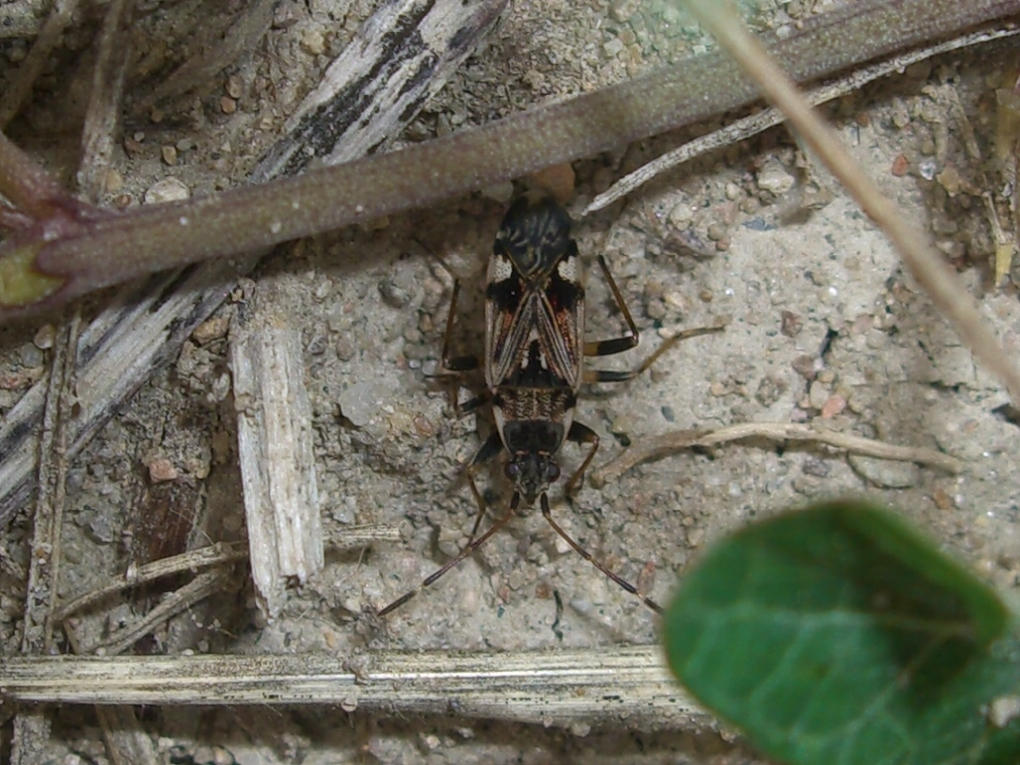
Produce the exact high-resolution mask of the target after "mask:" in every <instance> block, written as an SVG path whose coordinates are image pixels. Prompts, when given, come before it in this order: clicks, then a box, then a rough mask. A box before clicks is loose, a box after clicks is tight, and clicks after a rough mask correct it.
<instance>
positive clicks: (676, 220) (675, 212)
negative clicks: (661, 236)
mask: <svg viewBox="0 0 1020 765" xmlns="http://www.w3.org/2000/svg"><path fill="white" fill-rule="evenodd" d="M693 217H694V211H693V210H692V209H691V206H690V205H689V204H688V203H686V202H681V203H680V204H678V205H675V206H674V207H673V209H672V210H670V211H669V222H670V223H671V224H673V225H674V226H676V227H677V228H687V224H688V223H689V222H690V220H691V218H693Z"/></svg>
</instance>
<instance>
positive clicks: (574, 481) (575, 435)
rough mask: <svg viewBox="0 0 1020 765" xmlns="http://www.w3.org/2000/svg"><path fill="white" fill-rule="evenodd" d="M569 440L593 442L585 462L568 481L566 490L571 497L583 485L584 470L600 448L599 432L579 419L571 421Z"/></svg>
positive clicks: (581, 442)
mask: <svg viewBox="0 0 1020 765" xmlns="http://www.w3.org/2000/svg"><path fill="white" fill-rule="evenodd" d="M567 440H568V441H573V442H574V443H575V444H591V451H590V452H588V456H587V457H585V458H584V462H582V463H581V467H579V468H578V469H577V470H575V471H574V474H573V475H572V476H570V480H569V481H567V486H566V489H565V490H566V492H567V496H568V497H569V496H570V495H572V494H573V493H574V492H575V491H576V490H577V487H578V486H580V485H581V481H582V480H583V479H584V471H585V470H586V469H587V467H588V464H589V463H590V462H591V461H592V458H593V457H594V456H595V452H596V451H598V448H599V434H598V433H596V432H595V431H594V430H592V429H591V428H589V427H588V426H587V425H584V424H582V423H580V422H578V421H577V420H574V421H573V422H572V423H570V430H568V431H567Z"/></svg>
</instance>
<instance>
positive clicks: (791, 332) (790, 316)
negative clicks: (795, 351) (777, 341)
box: [779, 311, 804, 337]
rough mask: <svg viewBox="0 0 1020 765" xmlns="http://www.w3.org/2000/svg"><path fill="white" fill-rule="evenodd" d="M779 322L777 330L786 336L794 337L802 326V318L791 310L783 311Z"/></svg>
mask: <svg viewBox="0 0 1020 765" xmlns="http://www.w3.org/2000/svg"><path fill="white" fill-rule="evenodd" d="M780 317H781V323H780V327H779V331H780V332H782V333H783V334H784V335H786V336H787V337H796V336H797V335H799V334H800V331H801V329H802V328H803V327H804V319H802V318H801V317H800V315H799V314H796V313H794V312H793V311H783V312H782V313H781V314H780Z"/></svg>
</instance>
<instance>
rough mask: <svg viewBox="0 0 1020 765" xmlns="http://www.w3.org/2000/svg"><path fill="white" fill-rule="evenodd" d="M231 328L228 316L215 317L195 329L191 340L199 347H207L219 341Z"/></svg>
mask: <svg viewBox="0 0 1020 765" xmlns="http://www.w3.org/2000/svg"><path fill="white" fill-rule="evenodd" d="M229 326H230V319H229V317H227V316H213V317H212V318H211V319H207V320H206V321H203V322H202V323H201V324H199V325H198V326H197V327H195V330H194V332H192V333H191V339H192V340H194V341H195V342H196V343H198V344H199V345H205V344H206V343H210V342H212V341H213V340H219V339H220V338H221V337H225V336H226V334H227V328H228V327H229Z"/></svg>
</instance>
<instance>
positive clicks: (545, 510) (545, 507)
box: [541, 494, 663, 614]
mask: <svg viewBox="0 0 1020 765" xmlns="http://www.w3.org/2000/svg"><path fill="white" fill-rule="evenodd" d="M541 501H542V517H543V518H545V519H546V520H547V521H548V522H549V525H550V526H552V527H553V530H554V531H555V532H556V533H557V534H559V535H560V536H561V537H563V538H564V539H565V540H566V541H567V544H568V545H570V546H571V547H573V548H574V551H575V552H576V553H577V554H578V555H580V556H581V557H582V558H584V559H585V560H586V561H588V562H589V563H590V564H591V565H593V566H594V567H595V568H597V569H598V570H599V571H601V572H602V573H603V574H605V575H606V576H608V577H609V578H610V579H612V580H613V581H614V582H616V583H617V584H618V585H620V587H622V588H623V589H625V590H626V591H627V592H629V593H630V594H631V595H634V596H636V597H638V598H639V599H640V600H641V602H642V603H644V604H645V605H646V606H648V608H650V609H652V610H653V611H655V613H657V614H662V613H663V609H662V606H660V605H659V604H658V603H656V602H655V601H654V600H652V599H651V598H649V597H646V596H645V595H642V594H641V593H640V592H638V588H637V587H635V586H634V585H633V584H631V583H630V582H628V581H627V580H626V579H624V578H623V577H620V576H617V575H616V574H614V573H613V572H612V571H610V570H609V569H608V568H606V567H605V565H604V564H602V563H600V562H599V561H597V560H595V558H594V557H592V554H591V553H590V552H588V551H587V550H585V549H584V548H583V547H581V545H579V544H578V543H577V542H575V541H574V539H573V537H571V536H570V535H569V534H568V533H567V532H566V531H564V530H563V527H562V526H560V525H559V524H558V523H556V521H554V520H553V517H552V511H551V510H550V509H549V497H548V496H546V495H545V494H543V495H542V500H541Z"/></svg>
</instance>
